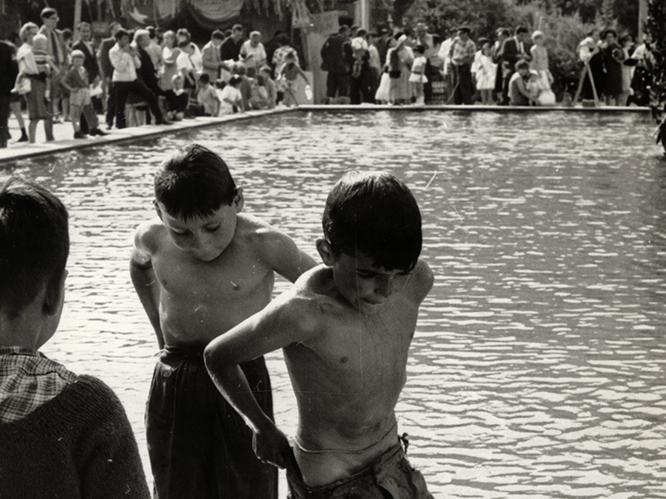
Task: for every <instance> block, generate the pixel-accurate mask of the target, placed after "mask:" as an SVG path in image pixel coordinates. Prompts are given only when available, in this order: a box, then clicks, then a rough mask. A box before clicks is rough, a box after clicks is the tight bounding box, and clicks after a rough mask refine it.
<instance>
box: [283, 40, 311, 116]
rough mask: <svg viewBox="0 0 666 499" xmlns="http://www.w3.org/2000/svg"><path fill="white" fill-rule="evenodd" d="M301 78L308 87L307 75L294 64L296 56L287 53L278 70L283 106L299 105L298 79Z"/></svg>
mask: <svg viewBox="0 0 666 499" xmlns="http://www.w3.org/2000/svg"><path fill="white" fill-rule="evenodd" d="M299 76H300V77H301V78H303V80H304V81H305V84H306V85H309V84H310V82H309V81H308V77H307V75H306V74H305V73H304V72H303V70H302V69H301V67H300V66H299V65H298V63H297V62H296V56H295V55H294V53H293V52H288V53H287V54H286V55H285V56H284V64H283V65H282V69H280V76H279V78H278V79H279V81H280V82H281V84H282V90H283V92H284V99H283V100H282V103H283V104H284V105H285V106H297V105H298V104H299V99H298V97H297V95H298V87H297V84H298V77H299Z"/></svg>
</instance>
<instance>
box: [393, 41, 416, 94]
mask: <svg viewBox="0 0 666 499" xmlns="http://www.w3.org/2000/svg"><path fill="white" fill-rule="evenodd" d="M394 38H395V45H394V46H393V47H391V48H390V49H389V50H388V52H387V53H386V71H387V72H388V74H389V77H390V79H391V81H390V92H389V93H390V96H389V100H390V102H391V103H392V104H409V103H411V99H412V90H411V87H410V84H409V77H410V76H411V74H412V72H411V68H412V63H413V62H414V52H412V49H411V48H410V47H409V46H408V45H407V43H406V42H407V35H405V34H404V33H397V34H396V35H395V37H394Z"/></svg>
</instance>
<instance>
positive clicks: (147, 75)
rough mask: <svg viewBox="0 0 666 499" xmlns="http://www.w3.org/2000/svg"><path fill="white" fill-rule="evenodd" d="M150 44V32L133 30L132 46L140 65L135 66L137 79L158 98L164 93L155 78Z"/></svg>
mask: <svg viewBox="0 0 666 499" xmlns="http://www.w3.org/2000/svg"><path fill="white" fill-rule="evenodd" d="M149 46H150V33H149V31H148V30H146V29H138V30H136V31H135V32H134V48H135V50H136V51H137V53H138V54H139V60H140V61H141V65H140V66H139V67H137V68H136V75H137V77H138V78H139V80H141V81H143V83H145V85H146V87H148V90H150V91H151V92H152V93H153V95H155V98H157V99H159V96H160V95H164V91H163V90H162V89H161V88H160V84H159V81H158V79H157V70H156V69H155V65H154V64H153V60H152V58H151V56H150V53H149V52H148V47H149ZM151 121H152V120H151V117H150V114H148V115H147V116H146V124H148V125H150V123H151Z"/></svg>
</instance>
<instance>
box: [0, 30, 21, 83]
mask: <svg viewBox="0 0 666 499" xmlns="http://www.w3.org/2000/svg"><path fill="white" fill-rule="evenodd" d="M0 68H2V71H0V95H5V96H7V95H10V94H11V91H12V88H14V83H15V82H16V75H17V74H18V63H17V62H16V47H14V45H12V44H11V43H9V42H5V41H0Z"/></svg>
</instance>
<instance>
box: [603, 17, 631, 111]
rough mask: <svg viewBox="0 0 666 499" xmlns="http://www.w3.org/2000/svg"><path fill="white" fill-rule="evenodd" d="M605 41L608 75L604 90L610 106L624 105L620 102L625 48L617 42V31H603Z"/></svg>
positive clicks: (604, 55)
mask: <svg viewBox="0 0 666 499" xmlns="http://www.w3.org/2000/svg"><path fill="white" fill-rule="evenodd" d="M602 38H603V40H604V42H605V44H604V48H603V50H602V53H603V58H604V66H605V67H606V77H605V81H604V85H603V89H604V90H603V92H604V95H605V96H606V104H607V105H608V106H620V105H624V104H623V103H622V104H621V103H620V96H621V95H622V65H623V64H624V59H625V57H624V50H622V47H621V46H620V44H618V43H617V31H615V30H614V29H607V30H605V31H604V32H603V33H602Z"/></svg>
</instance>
